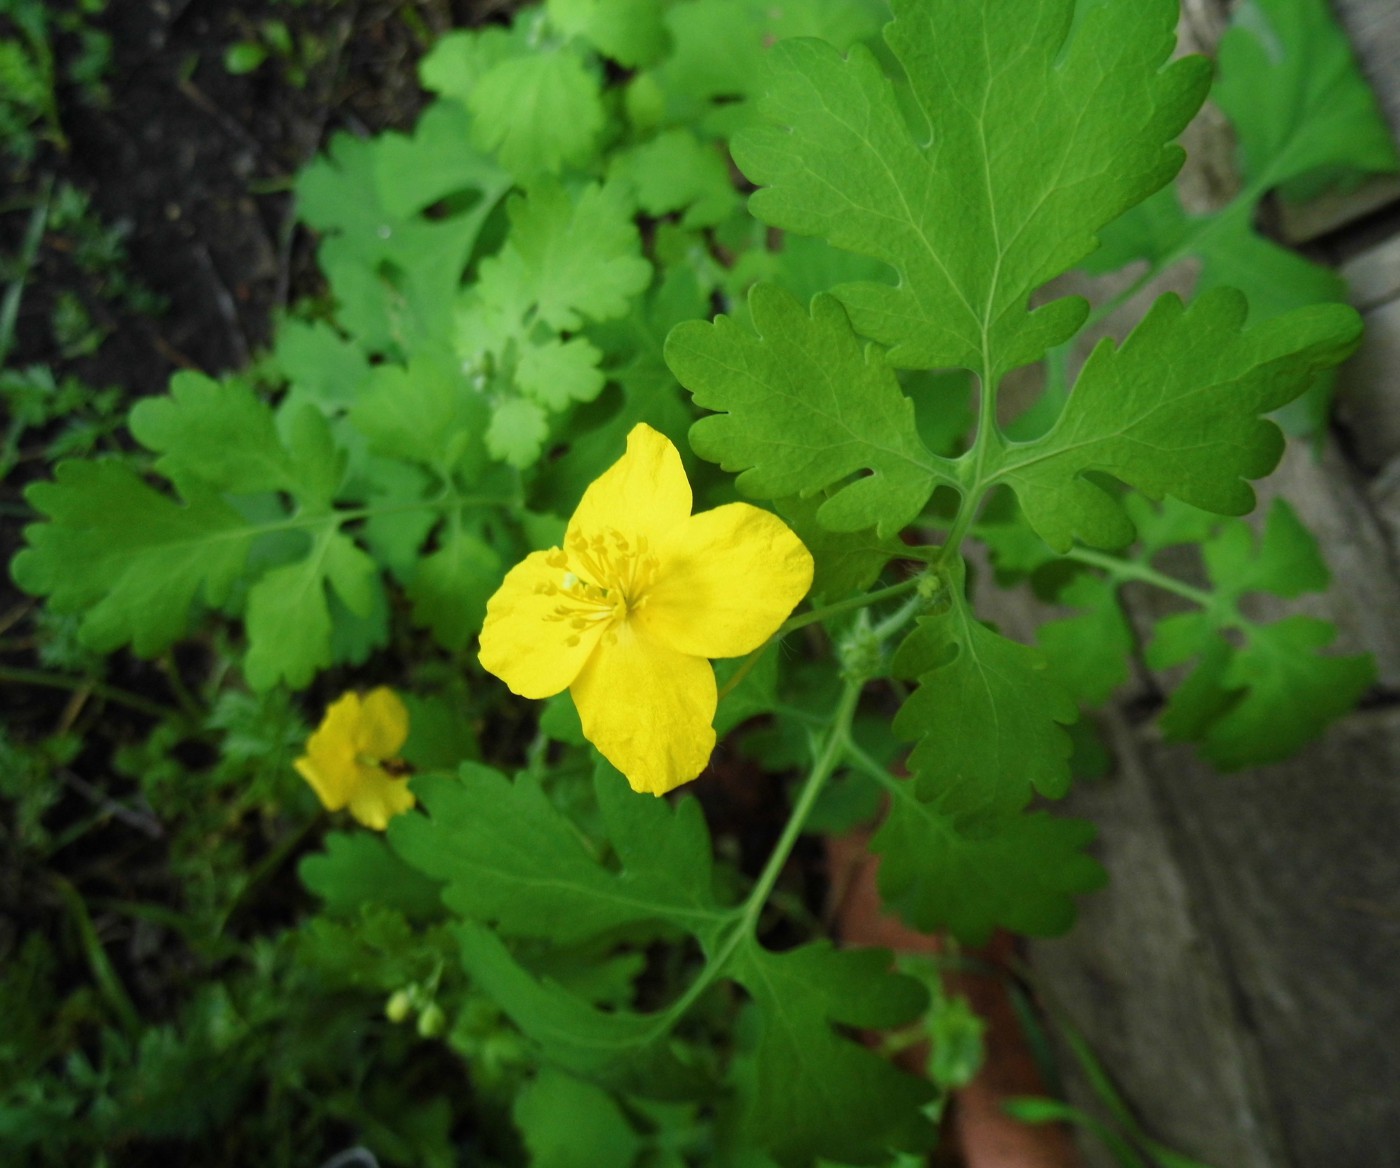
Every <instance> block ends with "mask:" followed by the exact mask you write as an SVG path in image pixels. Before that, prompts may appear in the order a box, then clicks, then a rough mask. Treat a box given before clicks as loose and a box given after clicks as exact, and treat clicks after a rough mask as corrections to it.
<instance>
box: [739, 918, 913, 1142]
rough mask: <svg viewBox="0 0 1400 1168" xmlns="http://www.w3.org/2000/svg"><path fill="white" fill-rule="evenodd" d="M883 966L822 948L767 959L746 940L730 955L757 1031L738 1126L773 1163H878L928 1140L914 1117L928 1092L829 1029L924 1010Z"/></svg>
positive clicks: (885, 1024)
mask: <svg viewBox="0 0 1400 1168" xmlns="http://www.w3.org/2000/svg"><path fill="white" fill-rule="evenodd" d="M889 967H890V955H889V953H887V952H886V951H884V950H881V949H852V950H846V951H839V950H836V949H833V948H832V946H831V945H830V943H828V942H818V943H816V944H811V945H804V946H803V947H802V948H800V949H791V950H788V951H787V952H785V953H772V952H769V951H768V950H766V949H764V948H762V947H761V946H760V945H759V944H758V942H757V941H754V940H752V939H748V940H747V941H746V943H745V944H743V945H742V946H741V947H740V949H739V951H738V952H737V953H736V955H735V964H734V970H733V973H734V976H735V977H737V978H738V979H739V981H741V982H742V983H743V985H744V988H745V989H747V990H748V991H749V993H750V994H751V995H752V996H753V1000H754V1004H755V1005H756V1006H757V1008H758V1011H759V1018H760V1027H761V1033H760V1037H759V1041H758V1058H757V1084H756V1087H755V1090H754V1093H753V1096H752V1098H751V1099H749V1100H748V1106H747V1110H746V1115H745V1120H744V1122H745V1127H746V1129H747V1131H748V1133H749V1135H750V1137H751V1138H753V1139H755V1140H756V1141H757V1142H758V1143H759V1144H760V1146H762V1147H763V1148H764V1149H765V1150H767V1151H768V1153H769V1154H770V1155H771V1156H772V1157H773V1158H774V1159H775V1160H777V1161H778V1163H779V1164H783V1165H808V1164H811V1163H813V1161H815V1160H816V1159H817V1158H818V1157H821V1158H822V1159H824V1160H835V1161H839V1162H840V1163H842V1164H880V1163H884V1162H885V1161H886V1160H887V1159H888V1157H889V1154H890V1152H891V1151H894V1150H899V1151H909V1152H912V1151H923V1150H926V1149H927V1148H928V1147H929V1146H930V1145H931V1144H932V1143H933V1138H934V1133H933V1129H932V1127H931V1126H930V1124H929V1122H928V1120H927V1119H926V1118H925V1116H924V1115H923V1113H922V1110H921V1108H922V1107H923V1105H924V1104H925V1103H928V1102H929V1101H930V1100H931V1099H932V1098H933V1095H934V1090H933V1086H932V1085H931V1084H930V1083H929V1082H928V1081H927V1080H925V1079H920V1078H915V1077H914V1076H912V1075H908V1074H905V1073H904V1072H902V1071H899V1070H897V1069H896V1068H895V1067H894V1066H893V1065H892V1064H891V1063H889V1062H887V1061H886V1060H885V1059H882V1058H880V1057H879V1056H878V1055H877V1054H875V1053H874V1052H873V1051H872V1050H870V1049H869V1048H868V1047H866V1046H864V1045H862V1044H860V1043H859V1042H855V1041H852V1040H851V1039H850V1038H847V1037H844V1036H841V1035H840V1034H839V1033H838V1032H837V1031H836V1029H835V1027H837V1026H856V1027H869V1028H880V1029H885V1028H891V1027H896V1026H901V1025H904V1024H905V1023H908V1022H912V1021H913V1020H914V1019H915V1018H917V1017H918V1016H919V1015H920V1014H921V1013H922V1012H923V1011H924V1009H925V1008H926V1007H927V1005H928V995H927V993H926V991H925V990H924V988H923V986H922V985H920V984H919V983H918V982H917V981H915V980H914V979H913V978H909V977H905V976H903V975H901V974H895V973H892V972H891V971H890V968H889Z"/></svg>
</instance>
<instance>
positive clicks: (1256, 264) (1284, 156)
mask: <svg viewBox="0 0 1400 1168" xmlns="http://www.w3.org/2000/svg"><path fill="white" fill-rule="evenodd" d="M1212 98H1213V100H1214V101H1215V104H1216V105H1217V106H1219V108H1220V109H1221V110H1223V111H1224V113H1225V114H1226V116H1228V117H1229V119H1230V121H1231V122H1232V123H1233V126H1234V129H1235V134H1236V137H1237V138H1238V141H1239V163H1240V178H1241V180H1242V189H1241V191H1240V192H1239V194H1238V195H1237V196H1236V197H1235V198H1234V199H1232V200H1231V201H1230V202H1229V203H1228V204H1227V205H1225V206H1224V207H1221V208H1220V209H1219V210H1217V211H1214V212H1212V213H1209V214H1200V213H1191V212H1189V211H1188V210H1187V209H1186V208H1185V207H1184V206H1183V205H1182V201H1181V198H1180V197H1179V196H1178V194H1177V192H1176V191H1175V190H1171V189H1167V190H1163V191H1162V192H1160V193H1159V194H1158V195H1156V196H1154V197H1153V198H1151V199H1149V200H1147V201H1146V202H1144V203H1142V204H1140V205H1139V206H1138V207H1136V208H1134V209H1133V210H1131V211H1129V212H1128V213H1127V214H1126V215H1124V216H1123V217H1122V218H1120V219H1119V220H1118V221H1117V222H1116V223H1113V224H1110V225H1109V226H1108V227H1107V228H1106V229H1105V231H1104V233H1103V237H1102V240H1103V242H1102V247H1101V248H1100V250H1099V251H1098V252H1097V253H1096V254H1095V255H1094V256H1093V257H1091V259H1090V261H1089V264H1088V267H1089V268H1090V270H1092V271H1096V272H1107V271H1110V270H1112V269H1114V268H1119V267H1122V266H1123V265H1124V264H1127V263H1129V262H1130V261H1133V260H1137V259H1145V260H1147V261H1148V264H1149V267H1148V270H1147V271H1146V272H1144V273H1143V274H1142V275H1141V276H1140V277H1139V278H1138V279H1137V280H1135V281H1134V283H1133V284H1132V286H1131V288H1130V290H1129V292H1128V293H1126V294H1125V295H1124V296H1121V297H1119V298H1118V299H1117V302H1119V303H1121V301H1122V300H1123V299H1126V296H1127V295H1130V294H1131V292H1133V291H1136V290H1137V289H1139V288H1141V287H1142V286H1143V285H1144V284H1145V283H1146V282H1147V281H1148V280H1150V279H1152V278H1153V277H1155V276H1156V275H1157V274H1158V273H1159V272H1162V271H1164V270H1166V269H1168V268H1171V267H1172V266H1173V265H1175V264H1177V263H1179V262H1180V261H1182V260H1184V259H1187V258H1191V259H1194V260H1196V261H1198V262H1199V265H1200V273H1199V275H1198V276H1197V278H1196V284H1195V292H1196V294H1197V295H1200V294H1203V293H1206V292H1209V291H1210V290H1212V289H1214V288H1218V287H1222V286H1228V287H1233V288H1237V289H1239V290H1240V291H1242V292H1244V293H1245V295H1246V296H1247V297H1248V298H1249V306H1250V316H1251V318H1252V319H1253V320H1255V321H1258V322H1262V321H1266V320H1271V319H1273V318H1274V317H1277V316H1281V315H1283V314H1285V313H1287V312H1291V311H1293V310H1294V309H1297V308H1301V307H1304V306H1306V305H1309V304H1318V303H1325V302H1328V301H1345V299H1346V288H1345V285H1344V284H1343V282H1342V280H1341V279H1340V278H1339V277H1338V276H1337V275H1336V273H1334V272H1332V271H1331V270H1330V269H1328V268H1325V267H1323V266H1322V265H1320V264H1317V263H1314V262H1313V261H1311V260H1308V259H1305V258H1304V257H1303V256H1300V255H1298V254H1297V253H1296V252H1292V251H1289V250H1287V249H1286V248H1284V247H1281V246H1280V245H1279V244H1277V243H1275V242H1274V241H1272V240H1270V239H1268V238H1266V237H1264V236H1263V235H1261V234H1259V232H1258V230H1257V228H1256V226H1255V224H1256V222H1257V221H1258V217H1259V206H1260V202H1261V200H1262V199H1263V198H1264V197H1265V196H1266V195H1268V194H1269V193H1270V192H1271V191H1275V190H1277V191H1279V192H1281V193H1282V194H1283V195H1284V196H1285V197H1286V198H1288V199H1298V200H1301V199H1307V198H1310V197H1312V196H1314V195H1317V194H1320V193H1322V192H1323V191H1324V190H1326V189H1328V188H1330V187H1335V186H1339V185H1340V186H1343V187H1346V186H1352V185H1355V184H1356V183H1357V182H1358V181H1360V179H1361V178H1363V177H1364V176H1366V175H1368V174H1385V173H1392V172H1394V171H1396V170H1400V154H1397V151H1396V146H1395V143H1394V142H1393V141H1392V140H1391V137H1390V132H1389V128H1388V127H1387V125H1386V122H1385V119H1384V117H1383V116H1382V114H1381V112H1380V109H1379V107H1378V106H1377V105H1376V100H1375V97H1374V95H1373V94H1372V93H1371V90H1370V88H1369V86H1368V85H1367V84H1366V81H1365V79H1364V78H1363V77H1362V75H1361V72H1360V70H1359V69H1358V68H1357V66H1356V62H1355V60H1354V58H1353V56H1352V52H1351V48H1350V46H1349V45H1348V44H1347V41H1346V37H1345V35H1344V34H1343V32H1342V30H1341V29H1340V28H1339V27H1338V26H1337V24H1336V22H1335V21H1334V20H1333V19H1332V16H1331V14H1330V12H1329V11H1328V8H1327V4H1326V2H1325V0H1249V2H1248V3H1243V4H1240V5H1237V6H1236V7H1235V8H1234V10H1233V13H1232V19H1231V27H1230V29H1229V30H1228V31H1227V32H1226V34H1225V36H1224V38H1223V39H1222V41H1221V44H1220V52H1219V60H1218V72H1217V78H1216V82H1215V86H1214V88H1213V90H1212ZM1331 382H1332V379H1331V378H1330V377H1327V376H1323V377H1320V378H1319V379H1318V381H1317V388H1316V389H1315V390H1314V392H1313V393H1312V394H1311V395H1310V396H1309V398H1308V399H1306V400H1305V402H1304V403H1300V405H1299V406H1297V407H1293V408H1291V409H1289V410H1287V411H1285V413H1284V415H1283V418H1284V420H1285V422H1286V423H1287V425H1288V428H1289V429H1290V431H1292V432H1296V433H1312V432H1314V431H1316V430H1318V429H1319V428H1320V427H1321V425H1322V424H1323V421H1324V419H1325V412H1326V407H1327V404H1328V402H1329V400H1330V388H1331Z"/></svg>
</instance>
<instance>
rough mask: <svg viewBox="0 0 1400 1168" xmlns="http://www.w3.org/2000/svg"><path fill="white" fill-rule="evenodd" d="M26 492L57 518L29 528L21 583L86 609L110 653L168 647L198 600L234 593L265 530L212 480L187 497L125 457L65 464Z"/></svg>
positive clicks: (94, 640) (86, 623)
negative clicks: (152, 482)
mask: <svg viewBox="0 0 1400 1168" xmlns="http://www.w3.org/2000/svg"><path fill="white" fill-rule="evenodd" d="M25 498H26V499H27V500H28V501H29V503H30V505H31V506H32V507H33V508H34V509H35V510H36V511H38V512H40V513H41V514H43V515H45V516H47V522H42V523H35V524H31V525H30V526H28V527H26V528H25V532H24V535H25V540H26V542H27V544H28V546H27V547H26V548H25V549H24V550H23V551H21V552H20V553H19V554H18V555H17V556H16V557H15V559H14V562H13V565H12V568H11V571H12V573H13V575H14V580H15V583H16V584H18V585H19V586H20V587H21V588H22V589H24V590H25V591H26V592H29V593H31V594H33V595H46V596H48V597H49V598H50V601H49V602H50V605H51V606H52V607H53V609H54V611H56V612H61V613H67V612H75V613H82V614H83V616H82V623H81V625H80V626H79V628H80V634H81V637H82V640H83V642H84V643H85V644H86V645H88V646H89V647H90V648H93V649H97V650H99V651H101V652H110V651H111V650H113V649H115V648H117V647H118V646H120V645H122V644H126V643H128V642H129V643H130V644H131V646H132V648H134V649H135V651H136V652H137V653H138V654H140V655H141V656H143V657H151V656H154V655H155V654H157V653H159V652H161V651H162V650H164V649H166V648H168V647H169V646H170V645H171V644H172V643H173V642H174V641H176V640H177V639H178V638H179V637H180V636H181V635H183V633H184V632H185V628H186V626H187V624H188V622H189V613H190V607H191V606H192V605H193V604H194V603H195V601H196V600H197V599H199V598H201V597H202V599H203V601H204V603H206V604H208V605H211V606H215V607H217V606H218V605H221V604H223V603H224V601H225V600H226V599H227V598H228V595H229V592H230V590H231V589H232V587H233V585H234V583H235V582H236V581H237V580H238V579H239V577H240V576H241V575H242V574H243V571H244V565H245V564H246V562H247V559H248V553H249V551H250V549H251V547H252V543H253V539H254V537H255V535H256V529H254V528H253V527H251V526H250V525H249V524H248V523H247V521H246V520H245V519H244V518H243V517H242V516H241V515H239V514H238V513H237V512H236V511H234V510H233V509H232V508H230V507H229V506H228V505H227V504H226V503H224V502H223V501H222V500H220V499H219V498H218V497H217V496H216V495H215V494H213V493H212V492H210V491H209V490H208V489H207V488H205V487H200V486H199V485H198V484H192V485H191V486H190V487H189V488H188V490H187V492H186V495H185V502H184V503H183V504H182V503H177V502H175V501H174V500H172V499H170V498H168V497H167V496H165V495H162V494H160V493H159V492H158V491H155V490H153V489H152V488H151V487H148V486H147V485H146V484H145V483H143V482H142V481H141V479H140V478H139V477H138V476H137V475H136V472H135V471H133V470H132V469H131V468H130V467H129V466H127V465H126V464H125V463H121V462H116V461H97V462H61V463H59V464H58V467H57V469H56V471H55V477H54V481H53V482H51V483H36V484H34V485H33V486H31V487H29V488H28V489H27V490H26V491H25Z"/></svg>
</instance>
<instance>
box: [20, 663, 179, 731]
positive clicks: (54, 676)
mask: <svg viewBox="0 0 1400 1168" xmlns="http://www.w3.org/2000/svg"><path fill="white" fill-rule="evenodd" d="M4 682H10V683H12V684H15V685H46V686H49V687H50V688H53V689H68V690H73V691H74V692H79V691H82V690H87V691H88V692H89V693H92V694H94V695H95V696H97V697H99V698H105V699H106V700H107V701H109V702H116V703H117V704H118V705H123V706H128V707H130V708H131V709H133V710H140V711H141V713H143V714H151V715H153V716H155V717H157V718H176V719H179V718H183V717H184V714H183V713H182V712H181V711H180V710H176V709H172V708H171V707H170V706H163V705H161V704H160V703H159V702H152V701H148V700H147V699H146V698H143V697H140V696H139V695H137V694H133V693H127V692H126V690H124V689H118V688H117V687H116V686H112V685H107V684H106V683H104V682H101V681H92V680H90V679H89V678H86V677H65V676H63V674H61V673H43V672H41V671H40V670H37V669H12V668H11V667H10V666H8V665H0V683H4Z"/></svg>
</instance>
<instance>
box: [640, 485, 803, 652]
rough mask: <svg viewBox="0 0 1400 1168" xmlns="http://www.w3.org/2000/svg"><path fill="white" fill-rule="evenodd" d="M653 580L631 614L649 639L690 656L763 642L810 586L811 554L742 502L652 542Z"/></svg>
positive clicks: (701, 516)
mask: <svg viewBox="0 0 1400 1168" xmlns="http://www.w3.org/2000/svg"><path fill="white" fill-rule="evenodd" d="M657 560H658V565H657V569H656V582H655V583H654V584H653V585H652V586H651V587H650V588H649V589H648V590H647V594H646V603H645V604H643V605H642V607H641V608H640V609H639V610H638V611H637V612H636V613H635V614H634V616H633V618H632V619H633V620H635V621H637V622H638V624H639V625H640V626H641V628H642V629H643V631H645V633H646V634H647V635H648V636H649V637H651V638H652V639H653V640H655V641H658V642H660V643H662V644H665V645H669V646H670V647H671V648H672V649H675V650H676V651H677V652H680V653H688V654H692V655H694V656H696V657H739V656H741V655H743V654H745V653H749V652H752V651H753V650H754V649H757V648H758V647H759V646H760V645H761V644H763V642H764V641H766V640H767V639H768V638H769V637H770V636H772V635H773V633H774V632H776V631H777V628H778V626H779V625H781V624H782V623H783V621H785V620H786V619H787V617H788V614H789V613H790V612H792V610H793V609H794V608H795V607H796V606H797V603H798V601H800V600H801V599H802V598H803V597H804V596H806V595H807V590H808V589H809V588H810V587H811V586H812V556H811V553H810V552H808V550H807V549H806V547H804V546H803V544H802V541H801V540H800V539H798V538H797V536H795V535H794V534H793V533H792V531H791V530H790V529H789V528H788V526H787V524H785V523H784V522H783V521H782V520H781V519H779V518H778V517H777V516H776V515H773V514H771V513H769V512H767V511H763V510H760V509H759V508H757V507H751V506H749V504H747V503H729V504H727V505H726V506H723V507H716V508H715V509H714V510H713V511H702V512H701V513H700V514H699V515H694V516H692V517H691V518H690V519H689V520H688V521H687V522H686V524H685V525H684V526H683V527H680V528H677V529H676V530H675V531H673V532H672V533H671V534H670V535H669V536H668V537H667V538H666V540H665V541H664V542H663V543H662V544H661V545H660V546H659V547H658V548H657Z"/></svg>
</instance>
